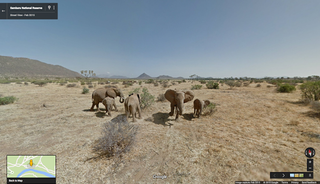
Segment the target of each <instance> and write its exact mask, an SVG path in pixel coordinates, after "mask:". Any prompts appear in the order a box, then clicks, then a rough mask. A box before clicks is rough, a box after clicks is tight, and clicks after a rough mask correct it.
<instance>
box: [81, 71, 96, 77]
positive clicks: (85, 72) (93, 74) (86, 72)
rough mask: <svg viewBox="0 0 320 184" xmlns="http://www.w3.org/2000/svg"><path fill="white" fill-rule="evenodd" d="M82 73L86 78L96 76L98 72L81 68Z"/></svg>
mask: <svg viewBox="0 0 320 184" xmlns="http://www.w3.org/2000/svg"><path fill="white" fill-rule="evenodd" d="M81 75H83V76H84V77H85V78H89V77H95V76H96V74H95V73H93V70H89V71H88V70H81Z"/></svg>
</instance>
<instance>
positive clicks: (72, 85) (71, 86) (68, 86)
mask: <svg viewBox="0 0 320 184" xmlns="http://www.w3.org/2000/svg"><path fill="white" fill-rule="evenodd" d="M76 86H77V84H68V85H67V88H73V87H76Z"/></svg>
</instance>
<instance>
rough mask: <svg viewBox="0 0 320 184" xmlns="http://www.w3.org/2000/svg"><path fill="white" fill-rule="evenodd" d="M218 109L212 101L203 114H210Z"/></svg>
mask: <svg viewBox="0 0 320 184" xmlns="http://www.w3.org/2000/svg"><path fill="white" fill-rule="evenodd" d="M215 111H216V104H214V103H210V104H209V105H208V106H207V107H206V108H204V111H203V115H205V116H208V115H211V114H213V113H214V112H215Z"/></svg>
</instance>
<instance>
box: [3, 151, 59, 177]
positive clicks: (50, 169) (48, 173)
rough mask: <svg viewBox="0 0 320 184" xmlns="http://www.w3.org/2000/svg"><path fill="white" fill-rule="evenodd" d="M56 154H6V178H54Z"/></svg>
mask: <svg viewBox="0 0 320 184" xmlns="http://www.w3.org/2000/svg"><path fill="white" fill-rule="evenodd" d="M55 177H56V156H54V155H43V156H39V155H38V156H30V155H29V156H17V155H8V156H7V178H55Z"/></svg>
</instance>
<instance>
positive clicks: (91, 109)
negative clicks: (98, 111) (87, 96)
mask: <svg viewBox="0 0 320 184" xmlns="http://www.w3.org/2000/svg"><path fill="white" fill-rule="evenodd" d="M94 105H95V103H94V102H92V106H91V108H90V111H93V108H94Z"/></svg>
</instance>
